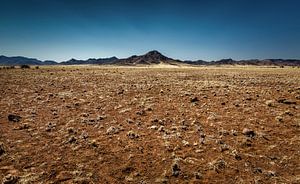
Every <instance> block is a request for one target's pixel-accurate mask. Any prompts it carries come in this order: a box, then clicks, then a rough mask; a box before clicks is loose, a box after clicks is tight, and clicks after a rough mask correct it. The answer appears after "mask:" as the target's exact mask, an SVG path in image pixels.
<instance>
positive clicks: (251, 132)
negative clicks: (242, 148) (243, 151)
mask: <svg viewBox="0 0 300 184" xmlns="http://www.w3.org/2000/svg"><path fill="white" fill-rule="evenodd" d="M243 134H244V135H245V136H247V137H250V138H252V137H254V136H255V135H256V133H255V132H254V130H250V129H248V128H244V129H243Z"/></svg>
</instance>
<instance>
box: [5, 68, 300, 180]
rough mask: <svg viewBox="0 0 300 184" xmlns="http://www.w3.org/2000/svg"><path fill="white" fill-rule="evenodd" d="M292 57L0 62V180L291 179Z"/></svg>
mask: <svg viewBox="0 0 300 184" xmlns="http://www.w3.org/2000/svg"><path fill="white" fill-rule="evenodd" d="M299 158H300V70H299V69H296V68H294V69H293V68H253V67H251V68H222V67H219V68H213V67H206V68H177V69H176V68H173V69H167V68H108V67H106V68H98V67H48V68H47V67H42V68H40V69H25V70H22V69H11V70H4V69H2V70H0V181H2V182H3V183H149V184H152V183H295V184H296V183H300V160H299Z"/></svg>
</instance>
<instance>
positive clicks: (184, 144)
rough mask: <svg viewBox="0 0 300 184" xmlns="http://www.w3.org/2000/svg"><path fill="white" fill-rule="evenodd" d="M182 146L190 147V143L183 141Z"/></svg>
mask: <svg viewBox="0 0 300 184" xmlns="http://www.w3.org/2000/svg"><path fill="white" fill-rule="evenodd" d="M182 144H183V146H189V145H190V143H189V142H188V141H186V140H182Z"/></svg>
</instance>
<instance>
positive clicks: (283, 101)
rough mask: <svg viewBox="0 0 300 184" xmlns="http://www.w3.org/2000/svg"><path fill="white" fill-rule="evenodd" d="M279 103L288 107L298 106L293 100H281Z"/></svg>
mask: <svg viewBox="0 0 300 184" xmlns="http://www.w3.org/2000/svg"><path fill="white" fill-rule="evenodd" d="M277 102H278V103H283V104H287V105H296V104H297V103H296V102H295V101H291V100H287V99H279V100H278V101H277Z"/></svg>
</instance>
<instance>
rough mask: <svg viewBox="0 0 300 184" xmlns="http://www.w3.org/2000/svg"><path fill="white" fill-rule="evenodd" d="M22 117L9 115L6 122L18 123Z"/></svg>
mask: <svg viewBox="0 0 300 184" xmlns="http://www.w3.org/2000/svg"><path fill="white" fill-rule="evenodd" d="M21 119H22V117H21V116H18V115H15V114H9V115H8V121H11V122H19V121H21Z"/></svg>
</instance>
